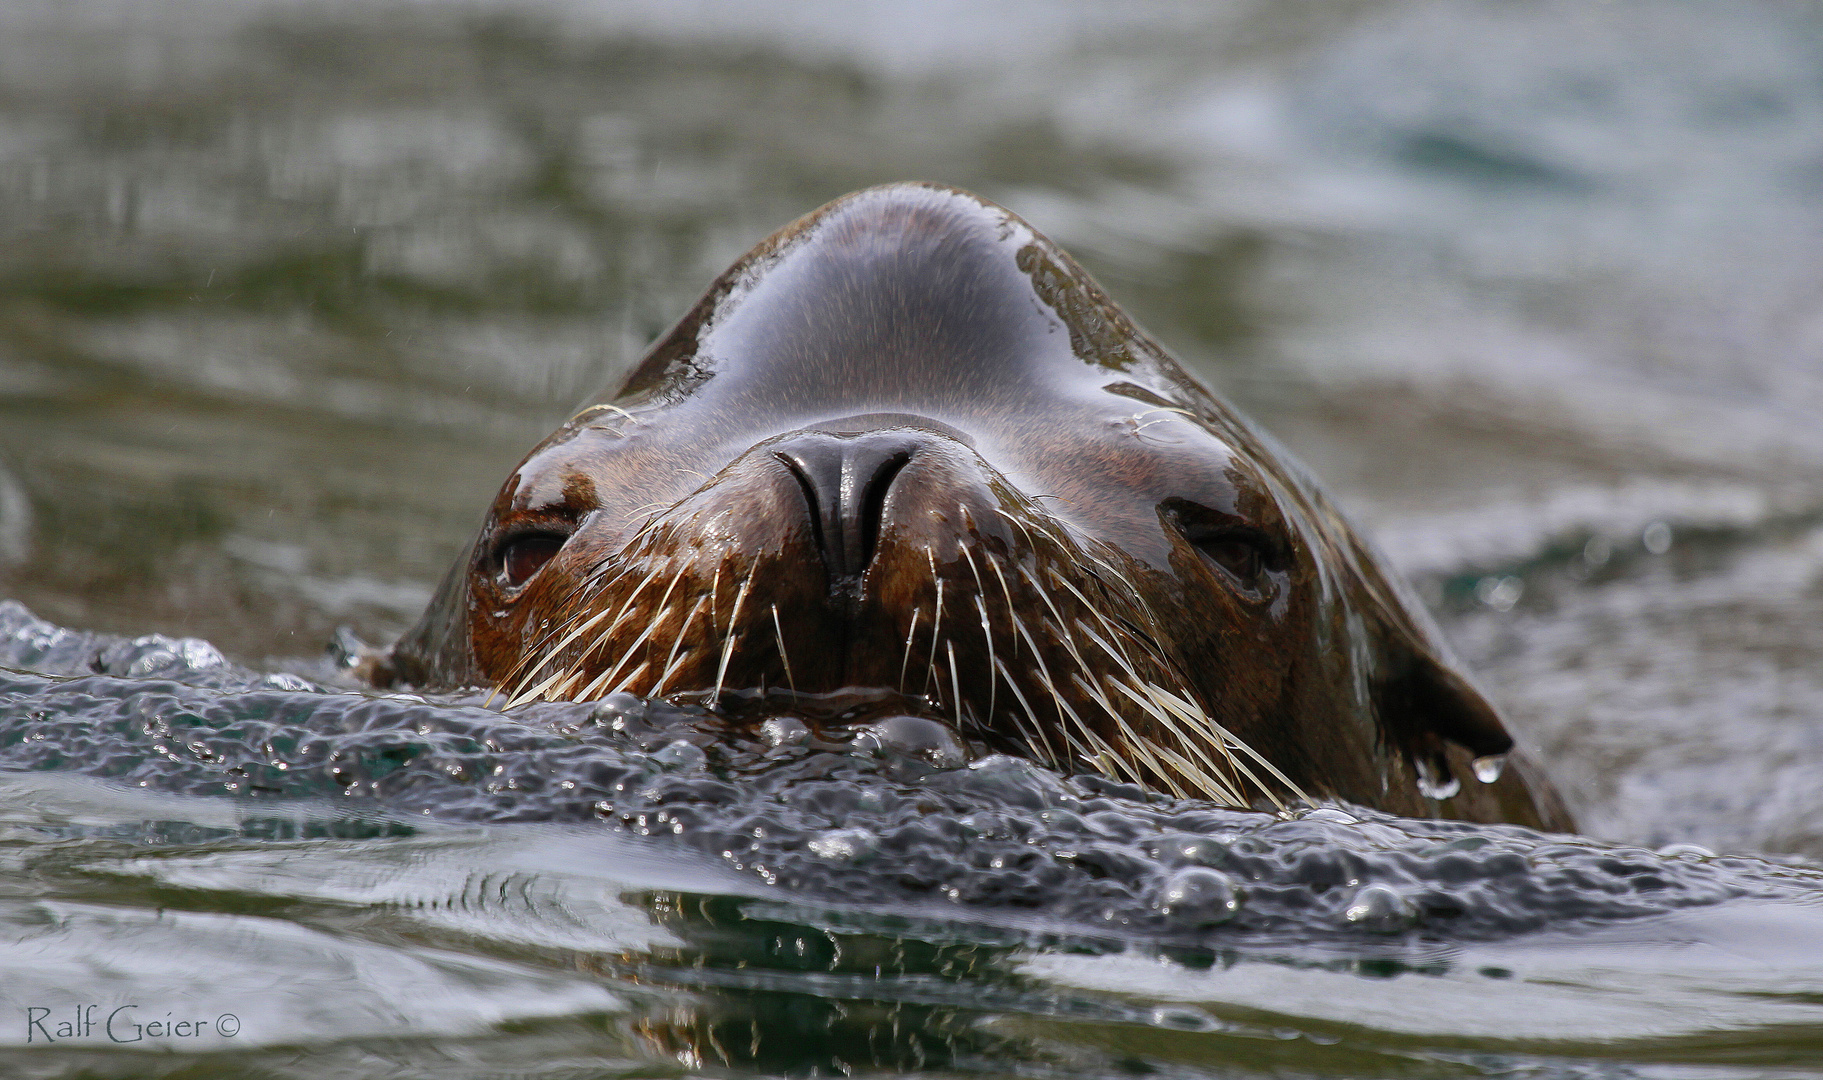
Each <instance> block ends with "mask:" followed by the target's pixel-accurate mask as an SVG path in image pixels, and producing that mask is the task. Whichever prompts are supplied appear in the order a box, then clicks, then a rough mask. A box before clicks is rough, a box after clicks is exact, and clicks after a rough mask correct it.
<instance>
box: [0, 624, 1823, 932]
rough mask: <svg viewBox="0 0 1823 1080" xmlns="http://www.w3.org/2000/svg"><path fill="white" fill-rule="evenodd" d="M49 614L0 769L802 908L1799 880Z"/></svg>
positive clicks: (1595, 914) (1469, 899) (1330, 911)
mask: <svg viewBox="0 0 1823 1080" xmlns="http://www.w3.org/2000/svg"><path fill="white" fill-rule="evenodd" d="M5 614H6V613H5V612H0V616H3V615H5ZM14 618H15V621H16V620H17V617H16V616H15V617H14ZM43 626H44V624H36V625H33V626H28V627H26V629H27V630H29V631H31V632H30V633H28V634H19V633H15V634H14V635H13V637H12V639H11V640H12V641H13V644H12V645H11V646H10V647H11V649H12V650H13V651H12V652H11V653H10V655H9V654H6V653H4V652H0V661H6V662H12V663H17V662H18V660H19V658H20V652H21V651H22V650H24V649H26V648H29V649H32V650H36V654H37V656H38V657H39V658H40V659H42V658H43V657H45V656H51V655H53V654H54V652H55V650H56V649H63V650H64V653H63V654H58V655H62V656H63V658H64V659H65V660H69V661H70V663H69V664H68V665H67V668H68V669H73V670H77V671H80V670H84V669H87V670H89V671H90V672H92V673H90V674H82V675H73V676H68V675H66V676H52V675H44V674H31V673H21V672H13V671H0V767H3V768H9V769H24V770H56V771H71V772H80V773H85V774H88V775H92V776H99V777H106V778H109V779H111V780H114V781H117V782H120V783H124V784H130V785H136V786H140V787H145V788H151V789H156V790H160V791H168V792H176V793H182V794H188V795H197V796H215V797H231V798H236V799H241V800H244V801H247V802H249V803H258V802H260V801H262V800H275V799H283V800H297V799H309V798H316V799H322V798H330V799H334V800H342V801H344V802H345V803H352V804H355V805H359V806H361V807H364V808H366V809H368V810H371V811H372V812H374V813H375V814H378V815H381V816H391V818H393V819H394V820H409V819H412V818H423V817H430V818H434V819H438V820H443V821H464V822H521V821H540V822H569V823H585V822H588V823H598V824H600V825H603V826H605V827H611V828H616V829H624V830H629V831H631V832H634V833H637V834H640V835H643V836H649V837H656V838H662V840H663V842H666V843H675V844H677V845H679V846H680V848H681V849H687V850H690V851H694V852H697V853H701V854H703V855H706V856H708V857H710V858H712V859H716V860H720V861H722V862H724V863H726V864H728V865H730V866H732V867H734V868H736V869H738V870H741V871H743V872H746V873H750V874H753V875H755V876H757V877H758V878H760V879H761V880H763V881H766V882H770V883H772V884H774V885H776V886H777V887H779V888H781V889H784V890H787V891H789V892H790V893H791V894H793V895H794V896H795V897H797V898H800V899H811V900H816V899H828V900H830V901H834V902H844V903H863V904H865V903H879V904H889V905H890V904H902V903H904V902H906V901H928V900H936V901H939V902H943V903H948V904H955V905H964V906H968V907H974V908H994V907H998V908H1013V909H1021V910H1027V911H1040V912H1044V913H1047V914H1049V915H1051V916H1054V917H1056V918H1060V919H1064V920H1068V921H1070V922H1074V923H1079V924H1086V925H1087V926H1090V927H1094V928H1096V929H1115V930H1119V931H1122V932H1133V933H1142V934H1148V935H1157V936H1159V937H1161V938H1164V939H1172V938H1195V939H1197V940H1207V939H1208V937H1209V935H1212V934H1261V933H1285V934H1293V935H1310V934H1338V933H1340V934H1356V935H1359V934H1374V935H1384V934H1401V933H1413V932H1416V933H1428V934H1433V935H1441V936H1446V937H1451V938H1473V937H1487V936H1499V935H1507V934H1515V933H1521V932H1525V931H1529V930H1533V929H1537V928H1540V927H1543V926H1546V925H1555V926H1561V925H1564V924H1566V923H1573V922H1579V921H1580V922H1590V921H1602V920H1613V919H1621V918H1631V917H1638V916H1645V915H1652V914H1657V913H1663V912H1667V911H1671V910H1675V909H1678V908H1682V907H1688V906H1691V905H1699V904H1709V903H1715V902H1719V901H1722V900H1725V899H1729V898H1733V897H1739V896H1746V895H1770V894H1778V893H1782V892H1784V891H1788V890H1790V889H1793V888H1798V887H1811V888H1814V885H1815V883H1814V882H1812V881H1810V880H1809V876H1808V875H1806V874H1802V873H1799V872H1797V871H1793V870H1790V869H1785V870H1781V871H1780V873H1778V874H1774V873H1773V872H1772V870H1771V868H1769V867H1768V866H1767V865H1766V864H1764V863H1760V862H1757V861H1755V860H1750V859H1729V858H1723V857H1709V856H1704V857H1696V856H1692V855H1687V854H1681V853H1680V854H1678V855H1675V856H1667V855H1664V854H1660V853H1655V852H1651V851H1646V850H1638V849H1629V848H1618V847H1614V846H1611V845H1604V844H1599V843H1595V842H1590V841H1583V840H1579V839H1571V838H1566V837H1560V836H1547V835H1542V834H1538V833H1534V832H1531V831H1528V830H1525V829H1521V828H1517V827H1512V826H1487V825H1472V824H1466V823H1461V822H1446V821H1424V820H1412V819H1401V818H1396V817H1391V816H1389V815H1385V814H1381V813H1378V812H1375V811H1371V810H1366V809H1362V808H1358V807H1346V808H1343V807H1333V806H1331V807H1318V808H1315V809H1308V810H1302V811H1292V812H1290V813H1277V814H1275V813H1267V812H1263V811H1253V810H1235V809H1224V808H1220V807H1216V806H1213V805H1210V804H1207V803H1199V802H1194V801H1186V800H1173V799H1168V798H1165V797H1163V796H1159V795H1156V794H1152V793H1148V792H1145V791H1142V790H1141V789H1139V788H1137V787H1135V786H1132V785H1129V784H1122V783H1116V782H1113V781H1110V780H1108V779H1105V778H1103V777H1099V776H1093V775H1082V776H1076V777H1063V776H1059V775H1058V774H1056V773H1055V772H1052V771H1050V770H1047V769H1045V768H1043V767H1041V766H1039V765H1036V764H1034V763H1032V762H1028V761H1023V760H1019V759H1015V758H1011V757H1007V756H1004V755H987V756H977V757H974V758H973V760H969V754H968V753H967V752H966V748H965V747H963V745H962V744H961V743H960V742H959V741H958V740H955V739H954V737H953V735H950V734H948V733H947V732H940V731H934V730H932V729H931V728H932V725H930V722H928V721H922V720H913V719H911V718H904V719H894V720H888V721H884V722H876V723H871V724H867V725H863V726H860V727H857V728H855V729H853V730H850V731H846V732H835V731H823V730H816V731H813V730H812V729H811V727H810V726H808V725H805V724H804V723H803V722H802V721H801V720H798V719H795V718H791V717H777V718H774V719H773V720H769V721H767V722H765V723H762V724H758V725H755V726H754V727H753V728H752V729H747V728H740V729H735V728H731V727H729V726H728V725H727V724H726V722H725V721H723V720H722V719H720V718H718V717H716V716H714V715H712V714H710V713H708V712H706V711H703V710H701V709H694V708H686V707H680V706H674V705H667V704H664V703H660V702H652V701H645V700H642V699H638V698H634V697H630V696H627V695H618V696H616V697H614V698H611V699H609V700H607V701H603V702H599V703H567V704H566V703H556V704H539V705H534V706H528V707H525V708H522V709H517V710H514V711H513V712H512V713H511V714H503V713H500V712H497V711H494V710H491V709H488V708H485V707H483V705H482V701H483V699H482V698H479V697H474V698H468V699H459V698H444V699H424V698H419V697H415V696H411V695H390V696H371V695H364V694H358V693H348V692H332V691H330V690H327V689H325V688H323V687H319V686H311V685H309V684H308V683H306V682H305V681H304V680H301V679H297V678H296V677H294V676H279V677H276V680H277V681H276V682H275V677H274V676H268V675H260V674H257V673H253V672H247V671H244V670H241V669H237V668H234V667H233V666H232V665H229V664H227V663H226V662H225V661H222V660H221V659H220V657H219V654H215V653H214V652H213V650H205V649H200V648H195V647H189V646H182V645H179V646H176V647H174V646H173V644H172V643H171V642H170V641H169V640H168V639H157V640H153V639H136V640H135V641H132V642H124V643H123V642H120V641H118V640H105V639H100V638H98V637H97V638H89V637H87V636H79V637H83V638H84V639H85V640H84V643H83V647H84V648H88V649H89V650H90V655H89V656H88V657H87V659H86V660H82V661H81V662H76V661H77V660H80V659H81V658H80V657H76V655H75V654H76V652H79V651H80V650H79V649H77V648H76V645H77V643H76V642H74V641H51V642H50V643H49V644H48V645H46V644H45V642H46V632H45V631H44V629H43ZM6 629H8V628H7V627H4V626H0V631H4V630H6ZM12 629H15V630H16V629H17V627H13V628H12ZM22 638H23V639H27V640H26V643H25V644H24V645H20V644H19V643H18V642H19V641H20V640H21V639H22ZM119 665H124V666H119ZM154 666H156V671H157V672H158V674H156V675H152V676H148V677H127V676H126V675H124V674H122V673H121V672H137V671H139V670H140V669H142V668H152V667H154ZM98 668H99V669H100V670H97V669H98ZM178 676H181V679H180V678H179V677H178ZM199 682H200V683H204V684H205V685H197V683H199ZM1794 875H1795V876H1794ZM1799 878H1803V879H1804V880H1803V881H1800V880H1798V879H1799Z"/></svg>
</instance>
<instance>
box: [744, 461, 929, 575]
mask: <svg viewBox="0 0 1823 1080" xmlns="http://www.w3.org/2000/svg"><path fill="white" fill-rule="evenodd" d="M921 441H922V438H921V437H920V436H919V435H918V434H917V433H915V432H903V431H889V432H878V433H870V434H864V435H830V434H826V433H824V432H804V433H802V434H798V435H793V436H791V437H789V438H787V439H785V440H783V441H782V442H778V443H774V444H773V447H772V453H773V456H774V457H776V458H778V460H779V461H781V462H783V463H784V465H785V467H786V468H788V469H790V470H791V472H792V474H793V475H794V476H796V477H797V481H798V484H799V485H800V486H801V487H802V488H803V489H804V501H805V502H806V503H808V504H809V511H810V523H811V529H812V531H813V532H814V533H815V536H816V543H817V547H818V549H819V550H821V551H822V553H823V564H824V566H826V567H827V568H828V570H829V573H830V576H831V577H832V578H833V579H837V580H841V579H848V580H855V579H859V578H860V576H861V575H862V574H863V573H865V572H866V570H867V565H868V563H870V562H872V561H873V557H874V548H875V547H876V546H877V545H878V543H879V540H880V525H881V518H882V517H883V516H884V514H885V510H886V495H887V492H888V491H890V490H891V488H892V484H893V480H894V479H896V478H897V477H898V475H899V472H900V470H902V469H904V468H905V466H906V464H907V463H909V462H910V461H911V459H912V458H913V457H914V456H916V454H917V452H918V447H919V444H920V442H921Z"/></svg>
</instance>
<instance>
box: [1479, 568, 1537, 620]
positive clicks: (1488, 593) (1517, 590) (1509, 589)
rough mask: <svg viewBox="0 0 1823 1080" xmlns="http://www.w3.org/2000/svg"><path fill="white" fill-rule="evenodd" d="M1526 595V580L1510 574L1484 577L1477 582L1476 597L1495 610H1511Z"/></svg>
mask: <svg viewBox="0 0 1823 1080" xmlns="http://www.w3.org/2000/svg"><path fill="white" fill-rule="evenodd" d="M1523 595H1525V582H1523V581H1521V580H1519V579H1518V578H1516V577H1514V576H1512V575H1511V574H1508V575H1506V576H1504V577H1484V578H1482V579H1481V580H1480V581H1478V582H1476V583H1475V599H1477V600H1479V601H1481V602H1482V603H1483V604H1486V605H1487V606H1488V607H1491V608H1493V609H1494V610H1495V611H1511V610H1513V605H1514V604H1517V603H1519V598H1520V597H1521V596H1523Z"/></svg>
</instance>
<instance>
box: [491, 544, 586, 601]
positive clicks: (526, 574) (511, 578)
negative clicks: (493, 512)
mask: <svg viewBox="0 0 1823 1080" xmlns="http://www.w3.org/2000/svg"><path fill="white" fill-rule="evenodd" d="M568 539H569V537H567V536H565V535H563V534H562V533H551V532H533V533H519V534H518V535H516V536H509V537H507V539H506V541H505V542H504V543H502V544H501V545H500V546H499V548H498V549H497V550H496V552H495V555H494V558H495V559H496V561H498V562H499V564H500V577H501V578H502V580H504V581H505V582H506V583H507V584H508V585H509V586H511V587H513V588H515V589H516V588H518V587H519V586H521V585H524V584H525V583H526V582H527V581H529V580H530V579H531V577H532V575H533V574H536V573H537V572H538V571H539V570H540V569H541V568H542V567H543V566H544V564H545V563H548V562H550V561H551V558H552V556H554V555H556V554H557V552H558V549H560V548H562V547H563V543H564V541H565V540H568Z"/></svg>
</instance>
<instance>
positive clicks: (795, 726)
mask: <svg viewBox="0 0 1823 1080" xmlns="http://www.w3.org/2000/svg"><path fill="white" fill-rule="evenodd" d="M809 738H810V728H808V727H806V726H805V725H804V722H803V721H802V720H799V719H797V718H796V717H793V716H774V717H771V718H769V719H768V720H767V721H766V722H765V723H763V724H761V725H760V739H761V741H763V742H764V743H765V744H766V745H767V746H770V747H772V748H773V749H774V750H777V749H779V748H780V747H783V746H802V745H803V744H804V743H805V742H806V741H808V740H809Z"/></svg>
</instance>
